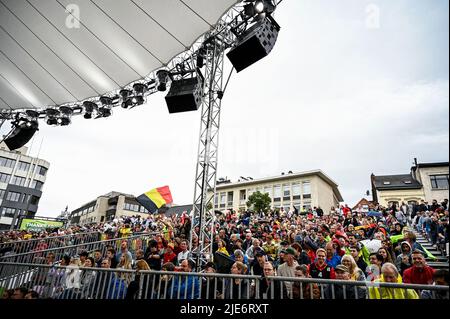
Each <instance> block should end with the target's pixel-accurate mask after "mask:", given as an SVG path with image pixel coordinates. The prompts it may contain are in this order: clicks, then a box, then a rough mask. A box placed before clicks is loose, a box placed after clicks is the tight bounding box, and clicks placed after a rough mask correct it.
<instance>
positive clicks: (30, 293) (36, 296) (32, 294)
mask: <svg viewBox="0 0 450 319" xmlns="http://www.w3.org/2000/svg"><path fill="white" fill-rule="evenodd" d="M24 299H39V294H38V293H37V292H36V291H34V290H30V291H28V292H27V294H26V295H25V298H24Z"/></svg>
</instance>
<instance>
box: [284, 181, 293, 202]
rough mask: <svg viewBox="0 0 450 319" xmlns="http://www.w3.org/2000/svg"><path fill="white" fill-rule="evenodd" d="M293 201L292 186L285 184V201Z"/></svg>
mask: <svg viewBox="0 0 450 319" xmlns="http://www.w3.org/2000/svg"><path fill="white" fill-rule="evenodd" d="M290 200H291V185H289V184H283V201H290Z"/></svg>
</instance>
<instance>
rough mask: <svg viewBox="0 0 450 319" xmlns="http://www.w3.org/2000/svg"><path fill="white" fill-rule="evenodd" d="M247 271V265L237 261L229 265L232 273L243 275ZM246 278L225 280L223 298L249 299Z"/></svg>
mask: <svg viewBox="0 0 450 319" xmlns="http://www.w3.org/2000/svg"><path fill="white" fill-rule="evenodd" d="M246 272H247V266H245V265H244V264H243V263H241V262H239V261H237V262H235V263H234V264H233V266H231V274H232V275H244V274H245V273H246ZM248 286H249V282H248V280H244V279H238V278H232V279H231V278H230V279H226V280H225V295H224V299H249V298H250V295H249V292H248V291H249V289H248Z"/></svg>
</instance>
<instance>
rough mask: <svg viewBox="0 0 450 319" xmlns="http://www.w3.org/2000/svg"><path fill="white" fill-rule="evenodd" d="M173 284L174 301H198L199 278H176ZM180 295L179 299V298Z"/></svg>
mask: <svg viewBox="0 0 450 319" xmlns="http://www.w3.org/2000/svg"><path fill="white" fill-rule="evenodd" d="M174 279H175V280H174V283H173V288H172V289H173V293H172V297H173V299H198V298H199V296H200V281H199V279H198V277H197V276H187V277H186V276H175V278H174ZM178 293H179V296H180V297H179V298H178Z"/></svg>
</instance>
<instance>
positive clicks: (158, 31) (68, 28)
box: [0, 0, 240, 109]
mask: <svg viewBox="0 0 450 319" xmlns="http://www.w3.org/2000/svg"><path fill="white" fill-rule="evenodd" d="M238 2H240V1H236V0H0V109H10V108H12V109H23V108H26V109H31V108H42V107H47V106H54V105H61V104H64V103H72V102H79V101H83V100H85V99H88V98H90V97H95V96H99V95H102V94H105V93H107V92H111V91H113V90H116V89H119V88H120V87H123V86H125V85H127V84H129V83H131V82H133V81H136V80H139V79H141V78H143V77H145V76H147V75H148V74H150V73H151V72H152V71H154V70H156V69H159V68H161V67H162V66H164V65H166V64H168V63H169V62H170V61H171V60H172V59H173V57H175V56H176V55H178V54H180V53H182V52H184V51H185V50H187V49H188V48H189V47H191V45H192V44H193V43H194V42H195V40H196V39H198V37H199V36H201V35H202V34H203V33H205V32H207V31H208V30H209V29H210V28H211V26H213V25H215V24H216V23H217V21H218V20H220V18H221V17H222V16H223V14H225V13H226V12H227V11H228V10H229V9H230V8H231V7H232V6H233V5H235V4H236V3H238Z"/></svg>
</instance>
